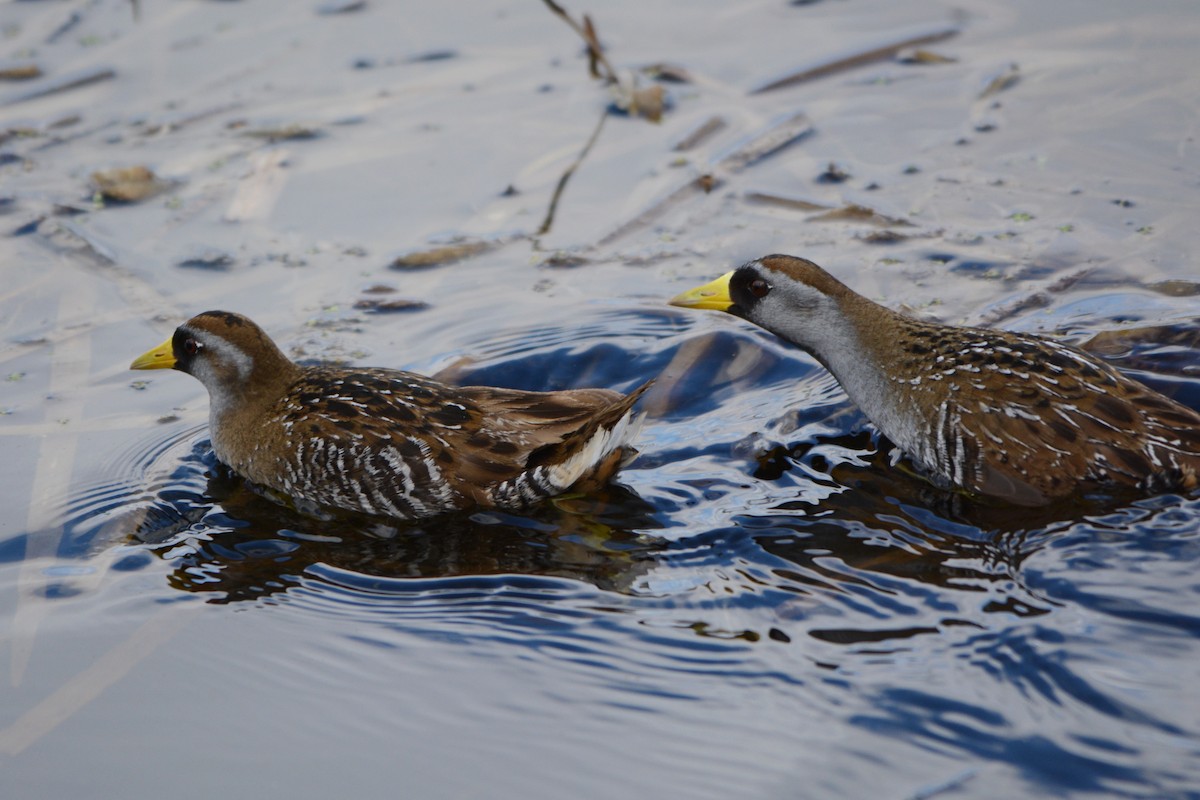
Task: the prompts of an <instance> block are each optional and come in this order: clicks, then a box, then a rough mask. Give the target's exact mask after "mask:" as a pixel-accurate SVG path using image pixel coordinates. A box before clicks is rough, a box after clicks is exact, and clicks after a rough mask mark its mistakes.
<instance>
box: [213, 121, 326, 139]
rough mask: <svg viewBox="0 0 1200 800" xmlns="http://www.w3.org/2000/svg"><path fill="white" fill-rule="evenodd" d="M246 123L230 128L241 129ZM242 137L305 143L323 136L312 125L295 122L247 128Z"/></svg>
mask: <svg viewBox="0 0 1200 800" xmlns="http://www.w3.org/2000/svg"><path fill="white" fill-rule="evenodd" d="M244 124H245V123H244V122H242V123H231V124H230V126H229V127H231V128H237V127H241V126H242V125H244ZM241 135H242V136H247V137H250V138H251V139H265V140H267V141H268V142H285V141H304V140H307V139H316V138H318V137H320V136H322V135H323V134H322V133H321V129H320V128H317V127H315V126H312V125H302V124H301V123H299V122H293V123H290V124H288V125H276V126H267V127H263V128H247V129H246V130H244V131H242V132H241Z"/></svg>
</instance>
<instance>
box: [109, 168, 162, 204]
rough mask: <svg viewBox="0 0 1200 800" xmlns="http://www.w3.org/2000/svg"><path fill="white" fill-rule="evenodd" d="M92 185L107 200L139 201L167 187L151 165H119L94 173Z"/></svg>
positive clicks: (120, 201)
mask: <svg viewBox="0 0 1200 800" xmlns="http://www.w3.org/2000/svg"><path fill="white" fill-rule="evenodd" d="M92 186H93V187H94V188H95V190H96V193H97V194H99V195H100V196H102V197H103V198H105V199H106V200H115V201H117V202H119V203H137V202H139V201H141V200H145V199H147V198H150V197H153V196H154V195H156V194H159V193H160V192H162V191H163V190H164V189H166V188H167V186H168V184H167V183H166V182H165V181H161V180H159V178H158V177H157V176H156V175H155V174H154V172H153V170H151V169H150V168H149V167H143V166H137V167H119V168H117V169H106V170H100V171H98V172H93V173H92Z"/></svg>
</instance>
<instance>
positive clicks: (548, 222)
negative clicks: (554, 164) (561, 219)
mask: <svg viewBox="0 0 1200 800" xmlns="http://www.w3.org/2000/svg"><path fill="white" fill-rule="evenodd" d="M552 1H553V0H546V2H547V3H550V2H552ZM606 119H608V109H605V110H604V111H602V112H601V113H600V119H599V120H598V121H597V122H596V127H595V128H594V129H593V130H592V135H591V136H590V137H589V138H588V140H587V144H585V145H584V146H583V149H582V150H580V151H579V155H578V156H577V157H576V159H575V162H574V163H573V164H571V166H569V167H567V169H566V171H565V172H563V174H562V177H561V178H559V179H558V186H556V187H555V188H554V195H553V196H552V197H551V198H550V208H549V209H547V210H546V219H544V220H543V221H542V226H541V227H540V228H538V231H537V233H536V234H535V235H536V236H545V235H546V234H547V233H549V232H550V226H552V225H553V224H554V213H555V212H556V211H557V210H558V199H559V198H560V197H562V193H563V190H564V189H565V188H566V187H567V181H569V180H570V179H571V176H572V175H573V174H574V173H575V170H576V169H578V168H579V165H580V164H582V163H583V159H585V158H587V154H588V153H589V152H591V150H592V145H594V144H596V140H597V139H599V138H600V131H601V130H603V129H604V120H606Z"/></svg>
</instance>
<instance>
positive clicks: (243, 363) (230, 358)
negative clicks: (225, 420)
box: [191, 331, 254, 419]
mask: <svg viewBox="0 0 1200 800" xmlns="http://www.w3.org/2000/svg"><path fill="white" fill-rule="evenodd" d="M191 337H192V338H193V339H195V340H196V341H197V342H199V343H200V346H201V348H202V349H201V350H200V352H198V353H197V354H196V356H195V357H194V358H193V359H192V364H191V374H192V375H193V376H194V377H195V378H196V379H197V380H198V381H200V382H201V383H202V384H204V388H206V389H208V396H209V403H210V406H211V408H210V413H211V415H212V417H213V418H214V419H215V418H217V417H220V416H222V415H223V414H224V413H225V411H226V410H227V409H228V408H229V406H230V405H231V404H232V402H233V396H234V395H235V394H236V391H231V390H234V389H235V388H236V387H237V386H239V385H241V384H243V383H245V382H246V381H247V380H249V379H250V375H251V373H253V372H254V359H253V358H251V357H250V356H248V355H247V354H246V353H244V352H243V351H242V350H241V349H240V348H238V347H235V346H234V345H232V344H230V343H229V342H228V341H226V340H225V339H222V338H221V337H220V336H217V335H215V334H213V333H209V332H208V331H191Z"/></svg>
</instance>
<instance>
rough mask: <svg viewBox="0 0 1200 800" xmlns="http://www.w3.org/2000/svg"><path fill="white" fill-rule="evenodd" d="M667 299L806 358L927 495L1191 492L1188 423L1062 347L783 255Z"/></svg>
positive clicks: (1192, 427) (1196, 451) (1039, 500)
mask: <svg viewBox="0 0 1200 800" xmlns="http://www.w3.org/2000/svg"><path fill="white" fill-rule="evenodd" d="M670 302H671V303H672V304H673V305H677V306H683V307H687V308H710V309H719V310H722V311H728V312H729V313H732V314H734V315H736V316H739V317H742V318H743V319H746V320H748V321H749V322H752V323H754V324H755V325H758V326H760V327H762V328H765V329H766V330H768V331H770V332H772V333H774V334H775V335H776V336H778V337H780V338H782V339H785V340H786V341H788V342H791V343H792V344H795V345H797V346H798V347H800V348H801V349H802V350H804V351H806V352H807V353H809V354H810V355H812V356H813V357H815V358H816V359H817V360H818V361H819V362H820V363H821V364H822V365H823V366H824V367H825V368H826V369H828V370H829V372H831V373H832V374H833V376H834V377H835V378H836V379H837V381H838V383H839V384H841V386H842V389H843V390H845V392H846V395H847V396H848V397H849V398H850V400H851V402H853V403H854V404H856V405H857V406H858V407H859V408H860V409H862V411H863V413H865V414H866V416H867V418H868V419H870V420H871V422H872V423H874V425H875V427H876V428H877V429H878V430H879V432H880V433H882V434H883V435H884V436H886V437H887V438H888V439H890V440H891V441H892V442H893V443H895V444H896V445H897V446H898V447H899V448H900V449H901V450H902V451H904V452H905V453H907V454H908V456H909V457H910V458H911V459H912V460H913V461H914V462H915V463H916V464H917V465H918V466H919V467H921V468H923V469H924V470H925V471H926V472H927V473H928V474H929V476H930V477H931V478H932V479H933V481H934V482H935V483H937V484H939V485H942V486H957V487H961V488H962V489H965V490H967V491H968V492H970V493H973V494H977V495H985V496H990V497H994V498H999V499H1002V500H1005V501H1008V502H1012V503H1016V504H1020V505H1026V506H1037V505H1044V504H1046V503H1049V502H1051V501H1054V500H1056V499H1059V498H1064V497H1066V496H1068V495H1071V494H1072V493H1074V492H1076V491H1078V490H1079V489H1080V488H1081V487H1086V486H1089V485H1091V486H1093V487H1097V488H1102V487H1105V486H1109V487H1113V486H1133V487H1139V488H1141V489H1142V490H1145V491H1166V490H1173V489H1182V490H1188V489H1193V488H1195V487H1196V486H1197V485H1198V483H1200V413H1197V412H1196V411H1195V410H1193V409H1191V408H1188V407H1187V406H1184V405H1182V404H1180V403H1178V402H1176V401H1174V400H1171V399H1169V398H1167V397H1165V396H1163V395H1161V394H1159V393H1158V392H1156V391H1154V390H1153V389H1150V388H1149V387H1147V386H1145V385H1143V384H1141V383H1138V382H1137V381H1135V380H1133V379H1132V378H1129V377H1126V376H1124V375H1122V374H1121V373H1120V372H1118V371H1117V370H1116V369H1114V368H1113V367H1111V366H1109V365H1108V364H1105V363H1104V362H1103V361H1100V360H1098V359H1096V358H1094V357H1092V356H1090V355H1088V354H1087V353H1084V352H1082V351H1080V350H1077V349H1076V348H1074V347H1070V346H1068V345H1066V344H1062V343H1060V342H1056V341H1053V340H1051V339H1047V338H1043V337H1041V336H1035V335H1033V334H1028V333H1016V332H1011V331H1001V330H990V329H986V328H961V327H953V326H950V325H941V324H937V323H933V322H925V321H921V320H917V319H913V318H912V317H908V316H905V315H903V314H900V313H898V312H896V311H892V310H890V309H888V308H885V307H884V306H881V305H879V304H878V303H875V302H872V301H871V300H868V299H867V298H865V297H863V296H862V295H860V294H857V293H856V292H854V291H853V290H851V289H850V288H848V287H847V286H845V285H844V284H843V283H841V282H840V281H838V280H837V279H835V278H834V277H833V276H832V275H830V274H829V273H828V272H826V271H825V270H824V269H822V268H821V267H819V266H817V265H816V264H814V263H813V262H811V261H808V260H806V259H803V258H796V257H794V256H786V255H770V256H765V257H763V258H760V259H757V260H755V261H751V262H749V263H747V264H745V265H743V266H741V267H739V268H738V269H736V270H734V271H732V272H730V273H728V274H726V275H723V276H722V277H720V278H718V279H716V280H715V281H712V282H711V283H708V284H705V285H704V286H700V287H697V288H695V289H692V290H691V291H688V292H684V293H683V294H680V295H679V296H677V297H675V298H673V299H672V300H671V301H670Z"/></svg>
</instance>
